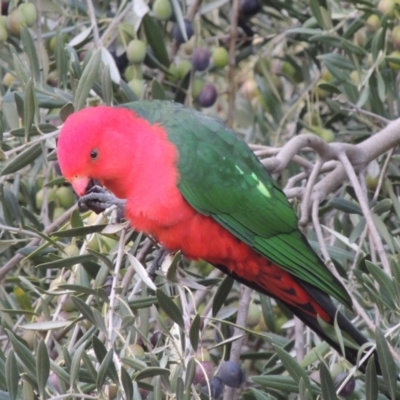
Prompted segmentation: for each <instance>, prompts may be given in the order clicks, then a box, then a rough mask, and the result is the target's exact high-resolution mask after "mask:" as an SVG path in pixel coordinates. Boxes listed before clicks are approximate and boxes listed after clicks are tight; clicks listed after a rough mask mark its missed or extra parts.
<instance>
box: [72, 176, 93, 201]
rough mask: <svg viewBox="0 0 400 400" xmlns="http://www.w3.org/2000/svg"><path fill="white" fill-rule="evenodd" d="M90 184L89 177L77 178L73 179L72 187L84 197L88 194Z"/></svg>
mask: <svg viewBox="0 0 400 400" xmlns="http://www.w3.org/2000/svg"><path fill="white" fill-rule="evenodd" d="M89 182H90V178H88V177H87V176H75V177H74V178H72V179H71V185H72V187H73V188H74V190H75V192H76V194H77V195H78V196H79V197H82V196H84V195H85V194H86V189H87V187H88V185H89Z"/></svg>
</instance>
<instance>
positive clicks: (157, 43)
mask: <svg viewBox="0 0 400 400" xmlns="http://www.w3.org/2000/svg"><path fill="white" fill-rule="evenodd" d="M143 27H144V32H145V34H146V38H147V41H148V42H149V45H150V47H151V48H152V50H153V51H154V55H155V56H156V58H157V60H158V61H160V62H161V64H163V65H164V66H165V67H167V68H168V67H169V64H170V61H169V57H168V52H167V48H166V47H165V41H164V34H163V32H162V30H161V28H160V25H159V24H158V22H157V21H156V20H155V19H154V18H153V17H151V16H150V15H149V14H146V15H145V16H144V17H143Z"/></svg>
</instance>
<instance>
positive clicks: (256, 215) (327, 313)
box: [57, 100, 380, 372]
mask: <svg viewBox="0 0 400 400" xmlns="http://www.w3.org/2000/svg"><path fill="white" fill-rule="evenodd" d="M57 158H58V162H59V165H60V169H61V172H62V174H63V175H64V177H65V179H66V180H67V181H68V182H70V183H71V185H72V187H73V189H74V190H75V192H76V193H77V195H78V196H81V198H84V196H85V195H87V194H88V193H89V192H90V189H91V188H93V186H94V182H97V183H99V184H100V185H101V186H102V187H104V188H106V189H107V190H109V191H110V192H111V193H112V194H113V195H114V196H115V197H116V198H117V199H122V200H124V202H125V203H124V204H125V215H126V218H127V219H128V220H129V222H130V224H131V225H132V226H133V227H134V229H136V230H137V231H140V232H143V233H145V234H147V235H150V236H151V237H153V238H155V239H156V240H157V241H158V243H160V244H161V245H162V246H163V247H164V248H165V249H167V250H168V251H171V252H176V251H181V252H182V254H183V255H184V256H185V257H186V258H188V259H189V260H204V261H206V262H208V263H210V264H212V265H213V266H214V267H216V268H218V269H220V270H221V271H223V272H224V273H225V274H227V275H230V276H231V277H233V278H234V279H235V280H237V281H239V282H240V283H242V284H244V285H246V286H248V287H250V288H252V289H254V290H256V291H258V292H259V293H261V294H264V295H267V296H270V297H272V298H275V299H277V300H279V301H280V302H281V303H283V304H284V305H285V306H286V307H287V308H288V309H289V310H290V311H291V312H292V313H293V314H294V315H295V316H297V317H298V318H299V319H300V320H302V321H303V322H304V323H305V324H306V325H307V326H309V327H310V328H311V329H312V330H313V331H314V332H316V333H317V334H318V335H319V336H320V337H321V338H322V339H323V340H325V341H326V342H328V343H329V344H330V345H331V346H332V347H333V348H334V349H336V350H337V351H338V352H339V353H342V351H341V346H340V345H339V342H338V341H337V340H335V338H334V337H332V334H328V333H327V331H326V329H323V328H322V323H321V321H322V322H324V323H326V324H330V325H333V324H334V321H335V320H336V321H337V325H338V326H339V328H340V329H341V331H342V332H343V333H344V334H345V335H344V337H350V338H351V339H352V341H350V342H349V341H345V347H344V354H343V355H344V356H345V358H346V359H347V360H348V361H349V362H351V363H352V364H354V365H355V364H356V362H357V355H358V348H359V346H362V345H364V344H365V343H368V342H369V341H368V339H367V338H366V337H365V336H364V335H363V334H362V333H361V332H360V331H359V330H358V329H357V328H356V327H355V326H354V325H353V324H352V323H351V322H350V321H349V320H348V319H347V318H346V316H345V315H344V314H343V313H342V312H340V311H339V310H338V307H337V306H336V305H335V303H334V301H333V300H332V299H335V301H337V302H338V303H340V304H342V305H343V306H345V307H347V308H349V309H351V307H352V301H351V298H350V296H349V294H348V293H347V291H346V289H345V287H344V286H343V285H342V284H341V283H340V281H339V280H338V279H337V278H336V277H335V276H334V275H333V274H332V272H330V270H329V269H328V268H327V266H326V265H325V263H324V262H323V261H322V259H321V258H320V257H319V255H318V254H317V253H316V252H315V251H314V250H313V249H312V247H311V245H310V244H309V242H308V241H307V239H306V238H305V236H304V235H303V233H302V232H301V231H300V229H299V227H298V218H297V215H296V213H295V211H294V209H293V207H292V205H291V203H290V202H289V200H288V198H287V197H286V195H285V194H284V192H283V191H282V190H281V188H280V187H279V185H278V184H277V182H276V181H275V180H274V179H273V177H272V176H271V175H270V174H269V172H268V171H267V170H266V168H265V167H264V165H263V164H262V163H261V162H260V161H259V159H258V158H257V157H256V156H255V155H254V153H253V152H252V151H251V149H250V147H249V146H248V145H247V143H246V142H245V141H244V140H242V139H241V138H240V137H239V136H238V135H237V134H236V132H234V131H233V130H232V129H230V128H229V127H227V126H226V125H225V124H224V123H223V122H222V121H220V120H218V119H217V118H214V117H212V116H207V115H205V114H203V113H201V112H200V111H197V110H194V109H192V108H189V107H186V106H184V105H181V104H179V103H174V102H171V101H166V100H138V101H134V102H131V103H127V104H123V105H119V106H103V105H100V106H96V107H88V108H83V109H81V110H79V111H77V112H75V113H72V114H71V115H70V116H69V117H68V118H67V120H66V121H65V123H64V125H63V126H62V128H61V130H60V134H59V137H58V143H57ZM353 342H354V343H353ZM375 361H376V363H377V357H376V354H375ZM360 369H361V370H364V371H365V368H364V367H360ZM377 370H378V372H379V370H380V369H379V364H378V363H377Z"/></svg>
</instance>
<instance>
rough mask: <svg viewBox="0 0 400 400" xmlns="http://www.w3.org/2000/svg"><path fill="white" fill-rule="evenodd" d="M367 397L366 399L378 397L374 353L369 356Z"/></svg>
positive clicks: (366, 378)
mask: <svg viewBox="0 0 400 400" xmlns="http://www.w3.org/2000/svg"><path fill="white" fill-rule="evenodd" d="M365 398H366V400H377V398H378V379H377V376H376V367H375V356H374V355H372V356H371V357H370V358H369V360H368V364H367V369H366V372H365Z"/></svg>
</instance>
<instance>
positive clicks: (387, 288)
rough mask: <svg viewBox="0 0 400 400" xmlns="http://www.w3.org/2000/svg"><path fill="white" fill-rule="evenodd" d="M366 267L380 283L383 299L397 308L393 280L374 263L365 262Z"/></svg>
mask: <svg viewBox="0 0 400 400" xmlns="http://www.w3.org/2000/svg"><path fill="white" fill-rule="evenodd" d="M365 265H366V266H367V268H368V271H369V272H370V274H371V275H372V276H373V278H374V279H375V280H376V281H377V282H378V284H379V288H380V290H381V293H382V297H384V298H385V300H386V302H389V304H392V306H393V307H395V303H396V297H397V296H396V289H395V287H394V284H393V281H392V279H391V278H390V277H389V276H388V275H387V274H386V272H385V271H383V269H382V268H379V267H378V266H377V265H375V264H373V263H372V262H370V261H368V260H365Z"/></svg>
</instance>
